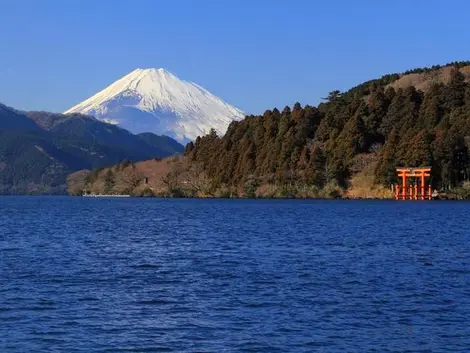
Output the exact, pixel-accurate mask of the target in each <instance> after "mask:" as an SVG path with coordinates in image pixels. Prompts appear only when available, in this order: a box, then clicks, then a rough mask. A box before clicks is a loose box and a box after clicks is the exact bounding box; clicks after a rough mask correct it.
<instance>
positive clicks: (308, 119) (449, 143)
mask: <svg viewBox="0 0 470 353" xmlns="http://www.w3.org/2000/svg"><path fill="white" fill-rule="evenodd" d="M467 64H469V63H467V62H462V63H451V64H449V66H453V67H454V69H453V70H452V72H451V77H450V80H449V82H448V83H447V84H442V83H439V84H434V85H432V86H431V87H430V88H429V90H427V91H426V92H421V91H418V90H416V89H415V88H414V87H408V88H405V89H398V90H397V91H395V90H394V89H393V88H388V87H387V85H388V84H390V83H392V82H393V81H395V80H397V79H398V78H399V77H400V76H399V75H397V74H393V75H385V76H383V77H382V78H380V79H378V80H372V81H368V82H366V83H364V84H362V85H359V86H357V87H355V88H353V89H351V90H350V91H348V92H346V93H341V92H340V91H333V92H330V94H329V95H328V97H327V98H326V100H327V102H325V103H321V104H320V105H319V106H318V107H317V108H315V107H311V106H305V107H304V108H302V107H301V105H300V104H299V103H296V104H295V105H294V106H293V107H292V109H291V108H290V107H285V108H284V109H283V111H282V113H279V111H278V110H277V109H273V110H272V111H271V110H267V111H266V112H265V113H264V114H263V115H261V116H249V117H246V118H245V119H244V120H242V121H238V122H233V123H232V124H231V125H230V127H229V129H228V131H227V133H226V135H225V136H223V137H218V136H217V135H216V134H215V133H211V134H209V135H207V136H204V137H201V138H198V139H197V140H196V141H195V143H193V144H191V145H190V146H188V147H187V148H186V151H185V154H186V155H187V156H188V157H189V158H190V159H191V160H193V161H196V162H200V163H201V165H202V166H203V168H204V170H205V172H206V173H207V175H208V176H209V177H210V178H211V179H212V180H214V181H216V183H215V185H221V184H224V185H233V186H236V187H239V188H240V189H241V190H244V194H245V195H246V196H252V195H253V193H254V192H255V191H254V189H255V187H257V186H258V184H254V183H253V182H252V180H258V181H259V185H264V184H269V185H271V184H273V183H275V184H276V185H278V186H279V190H282V191H281V192H282V193H284V194H285V195H286V196H289V195H291V194H292V192H291V190H298V189H299V187H298V185H299V183H300V185H303V186H312V187H315V188H317V189H318V190H320V189H323V190H324V192H323V194H324V196H325V197H337V196H338V195H340V191H339V190H340V189H341V188H346V187H347V186H348V183H349V179H350V178H351V176H352V174H353V172H357V171H353V170H352V169H353V165H354V162H355V158H356V156H358V155H359V154H367V153H370V150H371V148H373V146H383V147H381V148H380V150H379V151H376V152H377V153H378V161H377V163H376V164H375V166H376V167H375V178H376V182H378V183H382V184H383V185H384V186H386V187H389V186H390V184H391V183H393V182H395V168H396V167H398V166H410V167H420V166H432V168H433V184H434V187H452V186H456V185H459V184H460V183H461V182H462V181H464V180H467V179H469V178H470V166H469V160H470V159H469V158H470V153H469V147H470V113H469V112H470V86H469V84H468V83H467V82H466V81H465V77H464V76H463V75H462V73H461V72H460V71H459V70H458V68H459V67H462V66H465V65H467ZM438 68H440V67H434V68H430V69H419V70H414V71H412V72H409V73H420V72H429V71H431V70H435V69H438Z"/></svg>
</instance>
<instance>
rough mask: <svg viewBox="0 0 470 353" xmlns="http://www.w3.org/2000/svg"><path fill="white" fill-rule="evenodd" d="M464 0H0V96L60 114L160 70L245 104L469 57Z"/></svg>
mask: <svg viewBox="0 0 470 353" xmlns="http://www.w3.org/2000/svg"><path fill="white" fill-rule="evenodd" d="M469 13H470V2H467V1H465V0H454V1H452V2H445V1H433V0H427V1H425V0H413V1H411V0H409V1H403V0H395V1H386V2H383V1H377V0H374V1H373V0H356V1H346V0H344V1H341V0H337V1H322V0H318V1H314V0H310V1H309V0H305V1H300V0H297V1H296V0H289V1H288V0H285V1H276V0H250V1H248V0H225V1H223V0H220V1H216V0H200V1H197V0H193V1H191V0H186V1H185V0H171V1H169V0H164V1H160V0H0V48H1V50H0V102H2V103H4V104H7V105H10V106H13V107H15V108H18V109H27V110H33V109H34V110H49V111H56V112H60V111H64V110H65V109H67V108H69V107H71V106H72V105H75V104H76V103H78V102H80V101H82V100H83V99H85V98H87V97H89V96H91V95H92V94H94V93H96V92H97V91H99V90H100V89H102V88H104V87H105V86H107V85H108V84H110V83H112V82H113V81H115V80H116V79H118V78H120V77H122V76H124V75H125V74H127V73H128V72H130V71H132V70H133V69H135V68H150V67H157V68H158V67H163V68H166V69H168V70H170V71H172V72H173V73H175V74H176V75H177V76H179V77H180V78H182V79H186V80H190V81H194V82H196V83H198V84H199V85H201V86H203V87H205V88H207V89H208V90H210V91H211V92H212V93H214V94H216V95H218V96H220V97H221V98H223V99H225V100H226V101H228V102H229V103H231V104H234V105H236V106H237V107H239V108H241V109H243V110H245V111H246V112H248V113H262V112H263V111H264V110H266V109H268V108H272V107H275V106H276V107H279V108H282V107H283V106H285V105H287V104H289V105H292V104H293V103H295V102H296V101H299V102H300V103H301V104H303V105H304V104H318V103H319V102H320V97H323V96H325V95H326V94H327V93H328V92H329V91H331V90H334V89H339V90H345V89H347V88H350V87H352V86H354V85H356V84H358V83H361V82H363V81H366V80H368V79H372V78H375V77H378V76H381V75H383V74H386V73H391V72H400V71H404V70H407V69H410V68H415V67H422V66H429V65H433V64H442V63H446V62H449V61H454V60H470V45H469V44H470V43H469V42H470V39H469V36H468V34H469V33H470V21H469V18H468V14H469Z"/></svg>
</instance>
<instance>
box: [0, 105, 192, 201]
mask: <svg viewBox="0 0 470 353" xmlns="http://www.w3.org/2000/svg"><path fill="white" fill-rule="evenodd" d="M152 139H153V140H154V141H153V143H152V144H150V143H147V142H146V141H145V139H142V138H140V137H139V136H136V135H133V134H131V133H130V132H128V131H126V130H124V129H121V128H119V127H117V126H115V125H111V124H106V123H103V122H101V121H99V120H97V119H94V118H91V117H88V116H84V115H78V114H75V115H67V116H66V115H63V114H53V113H47V112H28V113H22V112H18V111H16V110H14V109H12V108H9V107H6V106H4V105H0V194H24V193H28V194H42V193H48V194H49V193H65V192H66V177H67V175H68V174H70V173H71V172H73V171H76V170H81V169H93V168H97V167H102V166H106V165H112V164H115V163H118V162H120V161H122V160H144V159H149V158H154V157H166V156H170V155H172V154H175V153H180V152H182V151H183V146H181V145H179V144H178V143H177V142H176V141H174V140H171V139H169V138H167V137H166V136H156V135H153V136H152Z"/></svg>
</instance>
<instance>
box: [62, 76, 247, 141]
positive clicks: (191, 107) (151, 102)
mask: <svg viewBox="0 0 470 353" xmlns="http://www.w3.org/2000/svg"><path fill="white" fill-rule="evenodd" d="M72 113H81V114H87V115H92V116H94V117H96V118H98V119H100V120H104V121H108V122H111V123H114V124H119V125H120V126H121V127H123V128H125V129H128V130H129V131H131V132H133V133H142V132H152V133H155V134H158V135H167V136H171V137H174V138H175V139H176V140H178V141H180V142H187V141H189V140H193V139H195V138H196V137H197V136H203V135H205V134H207V133H208V132H209V131H210V129H211V128H214V129H215V130H216V131H217V132H218V133H219V134H221V135H222V134H224V133H225V131H226V129H227V127H228V125H229V124H230V122H231V121H233V120H240V119H242V118H243V117H244V113H243V112H242V111H241V110H239V109H237V108H235V107H233V106H231V105H229V104H227V103H226V102H224V101H222V100H221V99H220V98H218V97H216V96H214V95H213V94H211V93H210V92H209V91H207V90H206V89H204V88H202V87H200V86H198V85H197V84H195V83H192V82H187V81H183V80H180V79H179V78H178V77H176V76H175V75H173V74H172V73H170V72H168V71H165V70H164V69H145V70H144V69H137V70H134V71H132V72H131V73H129V74H128V75H126V76H124V77H123V78H121V79H119V80H117V81H116V82H114V83H113V84H111V85H110V86H108V87H107V88H105V89H104V90H102V91H101V92H99V93H97V94H96V95H94V96H92V97H90V98H88V99H86V100H85V101H83V102H82V103H80V104H78V105H76V106H74V107H72V108H70V109H69V110H67V111H66V112H65V114H72Z"/></svg>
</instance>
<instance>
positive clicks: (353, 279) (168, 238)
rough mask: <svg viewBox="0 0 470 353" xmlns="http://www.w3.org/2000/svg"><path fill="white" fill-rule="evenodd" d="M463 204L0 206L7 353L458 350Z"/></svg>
mask: <svg viewBox="0 0 470 353" xmlns="http://www.w3.org/2000/svg"><path fill="white" fill-rule="evenodd" d="M469 215H470V203H465V202H438V201H434V202H433V201H430V202H428V201H421V202H420V201H418V202H413V201H412V202H406V201H402V202H400V201H344V200H343V201H341V200H338V201H302V200H272V201H271V200H176V199H175V200H172V199H134V198H126V199H122V198H121V199H119V198H114V199H111V198H109V199H108V198H71V197H0V275H1V277H0V352H15V353H16V352H392V351H393V352H465V351H469V350H470V325H469V323H468V320H469V318H470V217H469Z"/></svg>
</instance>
